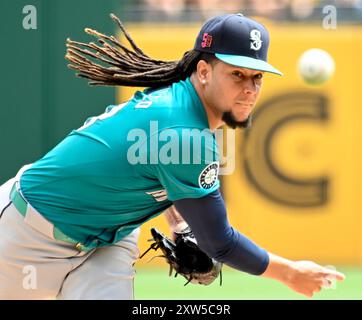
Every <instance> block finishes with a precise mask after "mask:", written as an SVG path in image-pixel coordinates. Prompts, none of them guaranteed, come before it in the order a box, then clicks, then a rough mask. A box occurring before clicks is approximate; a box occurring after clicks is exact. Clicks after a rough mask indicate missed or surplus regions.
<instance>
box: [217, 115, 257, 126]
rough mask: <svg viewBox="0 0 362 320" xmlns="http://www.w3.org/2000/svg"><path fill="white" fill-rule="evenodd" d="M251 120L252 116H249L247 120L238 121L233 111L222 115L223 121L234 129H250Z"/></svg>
mask: <svg viewBox="0 0 362 320" xmlns="http://www.w3.org/2000/svg"><path fill="white" fill-rule="evenodd" d="M251 119H252V116H251V114H249V116H248V117H247V119H246V120H244V121H237V120H236V119H235V117H234V116H233V114H232V113H231V111H227V112H224V113H223V115H222V120H223V121H224V122H225V123H226V125H227V126H228V127H230V128H232V129H235V128H250V127H251Z"/></svg>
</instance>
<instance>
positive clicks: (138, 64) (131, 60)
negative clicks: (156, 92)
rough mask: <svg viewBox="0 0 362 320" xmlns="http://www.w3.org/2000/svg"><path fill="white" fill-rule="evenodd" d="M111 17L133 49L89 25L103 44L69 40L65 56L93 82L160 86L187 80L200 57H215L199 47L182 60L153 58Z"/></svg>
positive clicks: (185, 54)
mask: <svg viewBox="0 0 362 320" xmlns="http://www.w3.org/2000/svg"><path fill="white" fill-rule="evenodd" d="M111 18H112V19H113V20H114V21H115V22H116V23H117V24H118V26H119V28H120V29H121V31H122V33H123V34H124V35H125V37H126V39H127V41H128V42H129V44H130V47H131V49H129V48H127V47H126V46H125V45H123V44H121V43H120V41H118V40H117V39H116V37H114V36H107V35H105V34H102V33H100V32H98V31H96V30H92V29H89V28H86V29H85V32H86V33H88V34H90V35H92V36H95V37H96V38H97V40H98V43H99V44H100V45H98V44H96V43H94V42H90V43H82V42H77V41H72V40H70V39H67V54H66V56H65V58H66V59H67V60H68V61H70V64H69V65H68V67H69V68H70V69H73V70H75V71H77V76H78V77H82V78H86V79H89V80H90V81H89V85H100V86H128V87H150V88H159V87H163V86H167V85H170V84H172V83H173V82H177V81H180V80H184V79H186V78H187V77H188V76H190V75H191V73H192V72H193V70H194V69H195V67H196V65H197V62H198V61H199V60H201V59H203V60H205V61H207V62H211V61H212V60H213V59H214V56H213V55H212V54H208V53H201V52H198V51H195V50H190V51H187V52H185V53H184V56H183V58H182V59H181V60H179V61H162V60H155V59H152V58H151V57H149V56H148V55H146V54H145V53H144V52H143V51H142V50H141V49H140V48H139V47H138V46H137V45H136V44H135V42H134V41H133V40H132V38H131V37H130V35H129V34H128V32H127V31H126V29H125V28H124V26H123V24H122V22H121V21H120V20H119V18H118V17H117V16H115V15H114V14H111ZM91 58H92V59H93V60H94V61H93V60H91ZM215 59H216V58H215ZM95 61H97V62H95Z"/></svg>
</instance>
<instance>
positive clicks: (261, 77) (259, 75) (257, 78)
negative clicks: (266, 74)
mask: <svg viewBox="0 0 362 320" xmlns="http://www.w3.org/2000/svg"><path fill="white" fill-rule="evenodd" d="M254 78H255V79H256V80H261V79H263V74H262V73H258V74H256V75H255V76H254Z"/></svg>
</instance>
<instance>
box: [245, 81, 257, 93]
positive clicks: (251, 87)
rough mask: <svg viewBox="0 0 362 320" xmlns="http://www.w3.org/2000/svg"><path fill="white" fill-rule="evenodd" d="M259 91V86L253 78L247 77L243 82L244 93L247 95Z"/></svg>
mask: <svg viewBox="0 0 362 320" xmlns="http://www.w3.org/2000/svg"><path fill="white" fill-rule="evenodd" d="M257 91H258V88H257V86H256V85H255V82H254V80H253V79H250V78H249V79H246V80H245V81H244V83H243V93H244V94H246V95H252V94H256V93H257Z"/></svg>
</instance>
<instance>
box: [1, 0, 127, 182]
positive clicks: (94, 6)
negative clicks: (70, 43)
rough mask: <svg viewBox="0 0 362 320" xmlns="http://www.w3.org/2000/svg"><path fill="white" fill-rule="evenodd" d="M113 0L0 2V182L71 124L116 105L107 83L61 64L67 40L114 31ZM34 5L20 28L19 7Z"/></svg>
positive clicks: (115, 3)
mask: <svg viewBox="0 0 362 320" xmlns="http://www.w3.org/2000/svg"><path fill="white" fill-rule="evenodd" d="M121 4H122V1H116V0H107V1H99V0H76V1H73V0H61V1H60V0H30V1H29V0H26V1H25V0H1V1H0V12H1V19H0V35H1V42H0V43H1V44H0V45H1V50H0V57H1V60H0V61H1V77H0V79H1V80H0V81H1V85H0V88H1V106H0V164H1V165H0V184H1V183H3V182H4V181H6V180H7V179H8V178H10V177H11V176H13V175H15V173H16V172H17V170H18V169H19V168H20V166H22V165H23V164H26V163H31V162H33V161H35V160H37V159H38V158H39V157H41V156H43V155H44V154H45V153H46V152H47V151H49V150H50V149H51V148H52V147H53V146H55V145H56V144H57V143H58V142H59V141H60V140H62V138H63V137H64V136H65V135H67V134H68V133H69V132H70V130H72V129H73V128H77V127H79V126H80V125H81V124H82V123H83V122H84V120H85V119H86V118H87V117H88V116H91V115H97V114H100V113H102V112H103V111H104V109H105V108H106V106H107V105H109V104H112V103H114V101H115V92H114V89H113V88H98V87H95V88H94V87H93V88H92V87H89V86H88V85H87V83H86V81H84V80H82V79H79V78H76V77H75V76H74V72H73V71H72V70H69V69H68V68H67V61H66V60H65V59H64V55H65V50H66V48H65V40H66V38H68V37H70V38H72V39H74V40H80V41H92V40H93V39H92V38H91V37H90V36H88V35H86V34H85V33H84V31H83V30H84V28H85V27H91V28H94V29H97V30H98V31H101V32H105V33H113V31H114V30H115V25H114V23H113V22H112V20H111V19H110V18H109V13H110V12H115V13H116V14H120V15H121V16H122V6H121ZM26 5H33V6H35V8H36V9H37V29H36V30H25V29H24V28H23V19H24V17H25V16H26V14H24V13H23V8H24V7H25V6H26Z"/></svg>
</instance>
